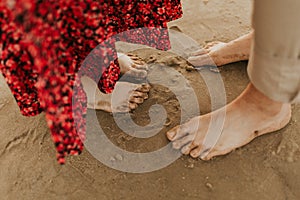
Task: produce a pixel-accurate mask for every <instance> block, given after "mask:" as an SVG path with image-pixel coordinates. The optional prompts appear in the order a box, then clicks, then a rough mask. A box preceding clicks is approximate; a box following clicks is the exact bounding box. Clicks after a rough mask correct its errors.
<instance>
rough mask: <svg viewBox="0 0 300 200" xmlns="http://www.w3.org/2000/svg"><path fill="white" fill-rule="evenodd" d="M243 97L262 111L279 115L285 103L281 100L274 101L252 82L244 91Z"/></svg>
mask: <svg viewBox="0 0 300 200" xmlns="http://www.w3.org/2000/svg"><path fill="white" fill-rule="evenodd" d="M241 96H242V97H244V98H242V99H243V100H244V101H245V102H246V103H247V104H248V105H253V106H255V107H256V109H257V110H259V111H261V112H262V113H264V114H266V115H269V116H270V115H271V116H274V115H277V114H278V113H279V112H280V111H281V109H282V107H283V105H284V103H282V102H279V101H274V100H272V99H270V98H269V97H267V96H266V95H264V94H263V93H262V92H260V91H259V90H258V89H256V87H255V86H254V85H253V84H252V83H250V84H249V85H248V87H247V88H246V89H245V91H244V93H243V94H242V95H241Z"/></svg>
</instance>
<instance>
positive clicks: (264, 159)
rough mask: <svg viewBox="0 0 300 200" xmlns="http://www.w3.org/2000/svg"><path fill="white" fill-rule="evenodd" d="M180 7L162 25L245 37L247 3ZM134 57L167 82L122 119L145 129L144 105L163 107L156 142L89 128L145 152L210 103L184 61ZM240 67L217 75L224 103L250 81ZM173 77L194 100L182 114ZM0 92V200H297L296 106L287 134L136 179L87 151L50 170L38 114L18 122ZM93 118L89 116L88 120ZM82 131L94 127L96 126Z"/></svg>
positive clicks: (202, 34)
mask: <svg viewBox="0 0 300 200" xmlns="http://www.w3.org/2000/svg"><path fill="white" fill-rule="evenodd" d="M183 6H184V11H185V14H184V17H183V18H182V19H180V20H177V21H175V22H171V23H170V26H177V27H178V28H179V29H180V30H181V31H182V32H183V33H184V34H186V35H188V36H190V37H192V38H193V39H195V40H196V41H197V42H198V43H199V44H205V43H206V42H209V41H214V40H221V41H225V42H226V41H230V40H232V39H234V38H236V37H238V36H240V35H242V34H244V33H247V32H248V31H249V30H250V16H251V15H250V13H251V2H250V1H244V0H225V1H219V0H210V1H204V0H203V1H201V0H184V1H183ZM134 53H135V54H137V55H139V56H140V57H142V58H144V59H145V60H146V61H147V62H149V65H150V74H149V76H152V77H157V76H159V75H160V76H161V77H163V78H165V79H166V80H171V86H170V88H166V87H163V86H159V85H153V87H152V89H151V91H150V98H149V99H148V100H147V101H146V102H145V103H144V104H143V105H142V106H140V107H139V108H138V109H137V110H135V111H134V112H133V113H132V114H131V117H132V119H133V121H134V122H136V123H137V124H139V125H147V124H148V123H149V122H150V118H149V115H148V110H149V108H150V107H151V105H154V104H160V105H162V106H164V108H165V110H166V115H167V117H168V121H167V123H166V124H165V125H164V126H163V129H162V130H160V131H159V133H158V134H157V135H155V136H153V137H151V138H147V139H146V138H145V139H138V138H134V137H132V136H128V135H127V134H125V133H123V132H122V131H121V130H120V129H119V128H118V127H117V125H116V123H115V122H114V120H113V117H112V115H111V114H108V113H104V112H101V111H97V112H96V116H97V119H96V121H95V123H98V122H97V121H99V124H101V126H102V128H103V130H104V131H105V133H106V135H107V137H108V138H109V139H110V140H111V141H112V142H113V143H114V144H115V145H117V146H119V147H120V148H122V149H126V150H128V151H131V152H151V151H154V150H157V149H159V148H161V147H163V146H165V145H166V144H167V143H168V141H167V139H166V137H165V135H164V134H165V132H166V131H167V130H169V129H171V128H172V127H174V126H176V125H178V124H179V123H180V116H181V115H182V114H185V116H186V119H185V120H187V119H188V118H190V117H192V116H196V115H197V114H198V112H197V107H199V108H200V112H201V114H204V113H207V112H209V111H210V110H211V100H210V98H209V94H208V90H207V88H206V86H205V84H204V82H203V79H202V78H201V77H200V76H199V73H198V72H197V71H193V70H190V67H189V65H188V64H187V63H186V61H185V60H184V59H183V58H180V57H178V56H176V55H175V54H173V53H171V52H159V51H156V50H153V49H143V50H142V51H136V52H134ZM170 60H171V61H170ZM153 63H165V64H168V65H169V67H170V69H173V72H172V73H168V71H167V70H166V69H165V68H164V67H159V66H157V65H155V64H153ZM246 66H247V63H246V62H238V63H234V64H230V65H226V66H224V67H221V68H220V71H221V75H222V79H223V81H224V84H225V89H226V92H227V102H230V101H232V100H233V99H234V98H235V97H237V96H238V95H239V94H240V93H241V91H243V89H244V88H245V87H246V85H247V83H248V81H249V80H248V77H247V73H246ZM174 70H175V71H178V72H180V73H181V74H182V75H183V76H184V77H185V78H186V80H188V83H189V85H185V87H180V88H178V90H177V91H178V92H179V93H181V94H183V95H184V94H185V92H187V91H190V90H192V89H193V90H194V91H195V93H196V98H197V99H198V102H199V103H198V104H192V103H190V102H192V101H191V99H190V98H187V100H185V101H186V103H190V107H189V108H188V109H187V110H184V111H182V112H183V113H182V112H180V109H181V107H182V106H181V105H180V103H179V102H178V99H177V98H176V95H174V89H176V84H179V83H180V80H179V79H176V76H175V77H174V78H172V76H173V75H174V74H173V73H175V71H174ZM205 73H210V74H211V76H216V74H217V73H215V72H211V71H207V72H205ZM168 76H169V77H168ZM172 81H173V82H172ZM172 83H173V85H172ZM0 91H1V96H0V137H1V139H0V152H1V154H0V156H1V158H0V173H1V176H0V199H100V200H113V199H116V200H120V199H125V200H135V199H144V200H148V199H171V200H173V199H174V200H175V199H176V200H177V199H189V200H190V199H191V200H193V199H195V200H202V199H203V200H207V199H218V200H219V199H221V200H223V199H224V200H228V199H246V200H248V199H249V200H250V199H272V200H274V199H278V200H281V199H289V200H290V199H291V200H292V199H299V197H300V190H299V189H300V186H299V185H300V175H299V174H300V159H299V158H300V153H299V144H300V134H299V129H300V124H299V123H298V121H300V115H299V113H300V112H299V111H300V105H293V116H292V120H291V122H290V123H289V125H288V126H287V127H286V128H284V129H282V130H280V131H277V132H275V133H272V134H268V135H265V136H262V137H259V138H257V139H255V140H254V141H253V142H251V143H250V144H249V145H247V146H245V147H243V148H240V149H238V150H236V151H234V152H232V153H230V154H228V155H226V156H221V157H218V158H215V159H213V160H211V161H208V162H204V161H201V160H198V159H192V158H190V157H188V156H182V157H180V158H179V159H177V160H176V161H175V162H173V163H172V164H171V165H169V166H167V167H165V168H163V169H160V170H157V171H154V172H149V173H142V174H136V173H126V172H121V171H118V170H114V169H111V168H109V167H107V166H105V165H104V164H102V163H101V162H99V161H98V160H97V159H95V158H94V157H93V156H92V155H91V154H90V153H89V151H87V150H85V151H84V152H83V153H82V155H80V156H73V157H69V158H68V159H67V163H66V165H64V166H60V165H58V164H57V162H56V160H55V149H54V145H53V143H52V141H51V138H50V134H49V130H48V128H47V126H46V122H45V120H44V115H43V114H41V115H39V116H36V117H32V118H26V117H23V116H21V114H20V112H19V110H18V107H17V104H16V103H15V101H14V99H13V97H12V95H11V93H10V91H9V89H8V87H7V85H6V83H5V82H4V80H3V77H2V76H0ZM172 91H173V92H172ZM218 106H221V105H217V107H218ZM93 113H94V112H93V111H91V110H90V111H89V113H88V114H89V115H91V114H93ZM120 117H122V115H120ZM89 127H91V126H89ZM91 129H96V126H95V128H93V126H92V127H91ZM99 149H101V146H99ZM116 160H117V161H118V162H123V161H124V160H123V158H122V156H121V157H120V156H118V155H116V157H115V158H113V159H112V162H116Z"/></svg>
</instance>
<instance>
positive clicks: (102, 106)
mask: <svg viewBox="0 0 300 200" xmlns="http://www.w3.org/2000/svg"><path fill="white" fill-rule="evenodd" d="M118 61H119V66H120V70H121V74H125V73H126V75H127V76H130V77H133V78H135V79H145V77H146V76H147V65H146V64H145V63H144V62H143V61H141V60H140V59H139V58H137V57H134V56H131V57H129V56H127V55H125V54H122V53H118ZM81 82H82V85H83V89H84V91H85V92H86V95H87V107H88V108H91V109H96V110H103V111H106V112H110V113H111V112H114V113H122V112H129V111H131V110H133V109H135V108H137V107H138V105H139V104H142V103H143V102H144V100H146V99H147V98H148V92H149V90H150V85H149V84H134V83H128V82H117V83H116V86H115V89H114V91H113V93H112V94H105V93H103V92H101V91H100V90H99V89H98V86H97V84H96V83H95V82H94V81H93V80H92V79H90V78H89V77H87V76H84V77H82V78H81ZM114 94H115V95H114ZM113 97H114V98H113ZM113 101H114V103H112V102H113Z"/></svg>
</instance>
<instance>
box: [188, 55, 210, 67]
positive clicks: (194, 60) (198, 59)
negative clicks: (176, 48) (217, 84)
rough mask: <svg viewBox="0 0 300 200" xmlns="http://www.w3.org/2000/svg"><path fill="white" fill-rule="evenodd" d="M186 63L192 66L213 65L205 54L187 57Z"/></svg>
mask: <svg viewBox="0 0 300 200" xmlns="http://www.w3.org/2000/svg"><path fill="white" fill-rule="evenodd" d="M188 61H189V63H191V64H192V65H194V66H204V65H214V64H213V61H212V59H211V58H210V57H209V56H208V55H207V54H205V55H201V56H192V57H189V58H188Z"/></svg>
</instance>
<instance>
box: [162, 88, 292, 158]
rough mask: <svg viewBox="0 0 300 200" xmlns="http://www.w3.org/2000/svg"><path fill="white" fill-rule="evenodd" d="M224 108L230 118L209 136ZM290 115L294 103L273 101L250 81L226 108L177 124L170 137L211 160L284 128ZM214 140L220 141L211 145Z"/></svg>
mask: <svg viewBox="0 0 300 200" xmlns="http://www.w3.org/2000/svg"><path fill="white" fill-rule="evenodd" d="M224 112H225V113H226V118H225V121H224V124H223V127H222V129H221V130H220V131H219V133H220V134H219V136H220V137H219V138H212V137H209V136H210V135H209V134H207V132H208V133H209V131H208V130H209V123H210V121H211V118H214V119H215V120H214V122H216V121H222V119H221V118H222V117H223V115H222V113H224ZM290 118H291V106H290V104H283V103H280V102H276V101H273V100H271V99H269V98H268V97H266V96H265V95H263V94H262V93H261V92H259V91H258V90H257V89H256V88H255V87H254V86H253V85H252V84H249V85H248V87H247V88H246V89H245V91H244V92H243V93H242V94H241V95H240V96H239V97H238V98H237V99H236V100H234V101H233V102H231V103H230V104H228V105H227V106H226V107H225V108H222V109H219V110H216V111H214V112H212V113H209V114H206V115H203V116H199V117H195V118H193V119H192V120H190V121H189V122H187V123H186V124H183V125H181V126H177V127H175V128H173V129H172V130H171V131H169V132H168V133H167V137H168V139H169V140H171V141H173V147H174V148H175V149H180V150H181V152H182V153H183V154H186V155H187V154H190V155H191V156H192V157H194V158H196V157H200V158H201V159H203V160H209V159H211V158H212V157H214V156H219V155H224V154H227V153H229V152H231V151H233V150H234V149H236V148H238V147H241V146H244V145H246V144H248V143H249V142H250V141H251V140H253V139H254V138H256V137H258V136H260V135H263V134H266V133H270V132H273V131H276V130H279V129H281V128H283V127H284V126H286V125H287V123H288V122H289V120H290ZM213 135H215V134H213ZM217 135H218V134H217ZM205 138H206V139H205ZM211 140H214V141H215V142H216V143H214V142H213V143H214V144H215V145H212V146H209V145H207V143H210V144H211V143H212V141H211ZM204 141H205V142H204Z"/></svg>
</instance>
